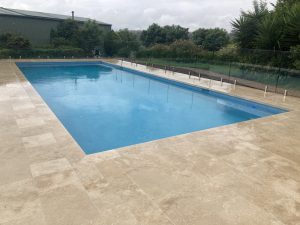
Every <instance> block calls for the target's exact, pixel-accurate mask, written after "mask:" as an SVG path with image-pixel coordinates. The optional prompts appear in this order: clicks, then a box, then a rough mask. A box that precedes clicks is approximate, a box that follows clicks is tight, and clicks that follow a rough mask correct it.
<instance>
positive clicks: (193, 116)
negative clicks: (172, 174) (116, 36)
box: [17, 62, 285, 154]
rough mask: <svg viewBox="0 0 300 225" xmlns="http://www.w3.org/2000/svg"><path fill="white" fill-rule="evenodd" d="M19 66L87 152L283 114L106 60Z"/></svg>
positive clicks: (19, 64)
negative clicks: (122, 66) (109, 62)
mask: <svg viewBox="0 0 300 225" xmlns="http://www.w3.org/2000/svg"><path fill="white" fill-rule="evenodd" d="M17 65H18V67H19V68H20V69H21V71H22V72H23V74H24V75H25V77H26V78H27V80H28V81H29V82H30V83H31V84H32V85H33V87H34V88H35V89H36V90H37V92H38V93H39V94H40V95H41V97H42V98H43V99H44V101H45V102H46V103H47V104H48V106H49V107H50V108H51V110H52V111H53V112H54V113H55V114H56V116H57V117H58V118H59V120H60V121H61V122H62V124H63V125H64V126H65V127H66V129H67V130H68V131H69V133H70V134H71V135H72V136H73V138H74V139H75V140H76V141H77V142H78V144H79V145H80V146H81V148H82V149H83V150H84V151H85V153H87V154H91V153H95V152H101V151H106V150H110V149H115V148H119V147H124V146H128V145H133V144H138V143H143V142H147V141H152V140H156V139H161V138H165V137H170V136H175V135H179V134H184V133H189V132H193V131H199V130H204V129H208V128H212V127H217V126H221V125H226V124H232V123H237V122H241V121H246V120H250V119H255V118H260V117H265V116H270V115H274V114H278V113H282V112H285V111H284V110H282V109H279V108H274V107H271V106H268V105H263V104H259V103H256V102H252V101H247V100H243V99H240V98H236V97H232V96H229V95H225V94H220V93H217V92H214V91H210V90H206V89H201V88H198V87H194V86H190V85H187V84H183V83H179V82H176V81H173V80H168V79H164V78H160V77H157V76H154V75H151V74H147V73H143V72H139V71H135V70H131V69H128V68H121V67H119V66H117V65H111V64H108V63H104V62H55V63H53V62H47V63H29V62H26V63H23V62H22V63H17Z"/></svg>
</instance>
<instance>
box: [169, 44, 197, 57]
mask: <svg viewBox="0 0 300 225" xmlns="http://www.w3.org/2000/svg"><path fill="white" fill-rule="evenodd" d="M170 51H171V54H172V57H174V58H175V57H180V58H191V57H193V56H195V55H196V54H197V52H198V51H199V49H198V46H197V45H195V43H194V42H192V41H189V40H178V41H175V42H173V43H172V44H171V45H170Z"/></svg>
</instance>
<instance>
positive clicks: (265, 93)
mask: <svg viewBox="0 0 300 225" xmlns="http://www.w3.org/2000/svg"><path fill="white" fill-rule="evenodd" d="M267 90H268V85H266V86H265V92H264V97H266V95H267Z"/></svg>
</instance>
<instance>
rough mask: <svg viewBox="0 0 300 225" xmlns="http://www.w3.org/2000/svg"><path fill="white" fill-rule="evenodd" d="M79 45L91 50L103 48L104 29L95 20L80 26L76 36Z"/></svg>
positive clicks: (88, 50)
mask: <svg viewBox="0 0 300 225" xmlns="http://www.w3.org/2000/svg"><path fill="white" fill-rule="evenodd" d="M76 42H77V43H78V44H77V45H78V47H80V48H82V49H84V50H85V51H87V52H90V51H92V50H94V49H100V50H103V44H104V31H103V30H102V29H101V28H100V26H99V25H98V24H97V23H96V22H95V21H90V20H89V21H88V22H86V23H84V25H83V26H82V27H80V28H79V31H78V36H77V37H76Z"/></svg>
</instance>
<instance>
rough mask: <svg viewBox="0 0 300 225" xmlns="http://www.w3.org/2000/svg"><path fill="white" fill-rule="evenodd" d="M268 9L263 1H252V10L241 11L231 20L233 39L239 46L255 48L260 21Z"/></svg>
mask: <svg viewBox="0 0 300 225" xmlns="http://www.w3.org/2000/svg"><path fill="white" fill-rule="evenodd" d="M268 13H269V11H268V8H267V3H266V2H265V1H259V2H258V1H256V0H255V1H253V11H247V12H245V11H242V15H241V16H240V18H238V19H235V20H234V21H232V22H231V24H232V26H233V34H234V39H235V40H236V42H237V43H238V45H239V46H240V47H241V48H255V38H256V36H257V34H258V26H259V24H260V22H261V21H262V20H263V19H264V17H265V16H266V15H268Z"/></svg>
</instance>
